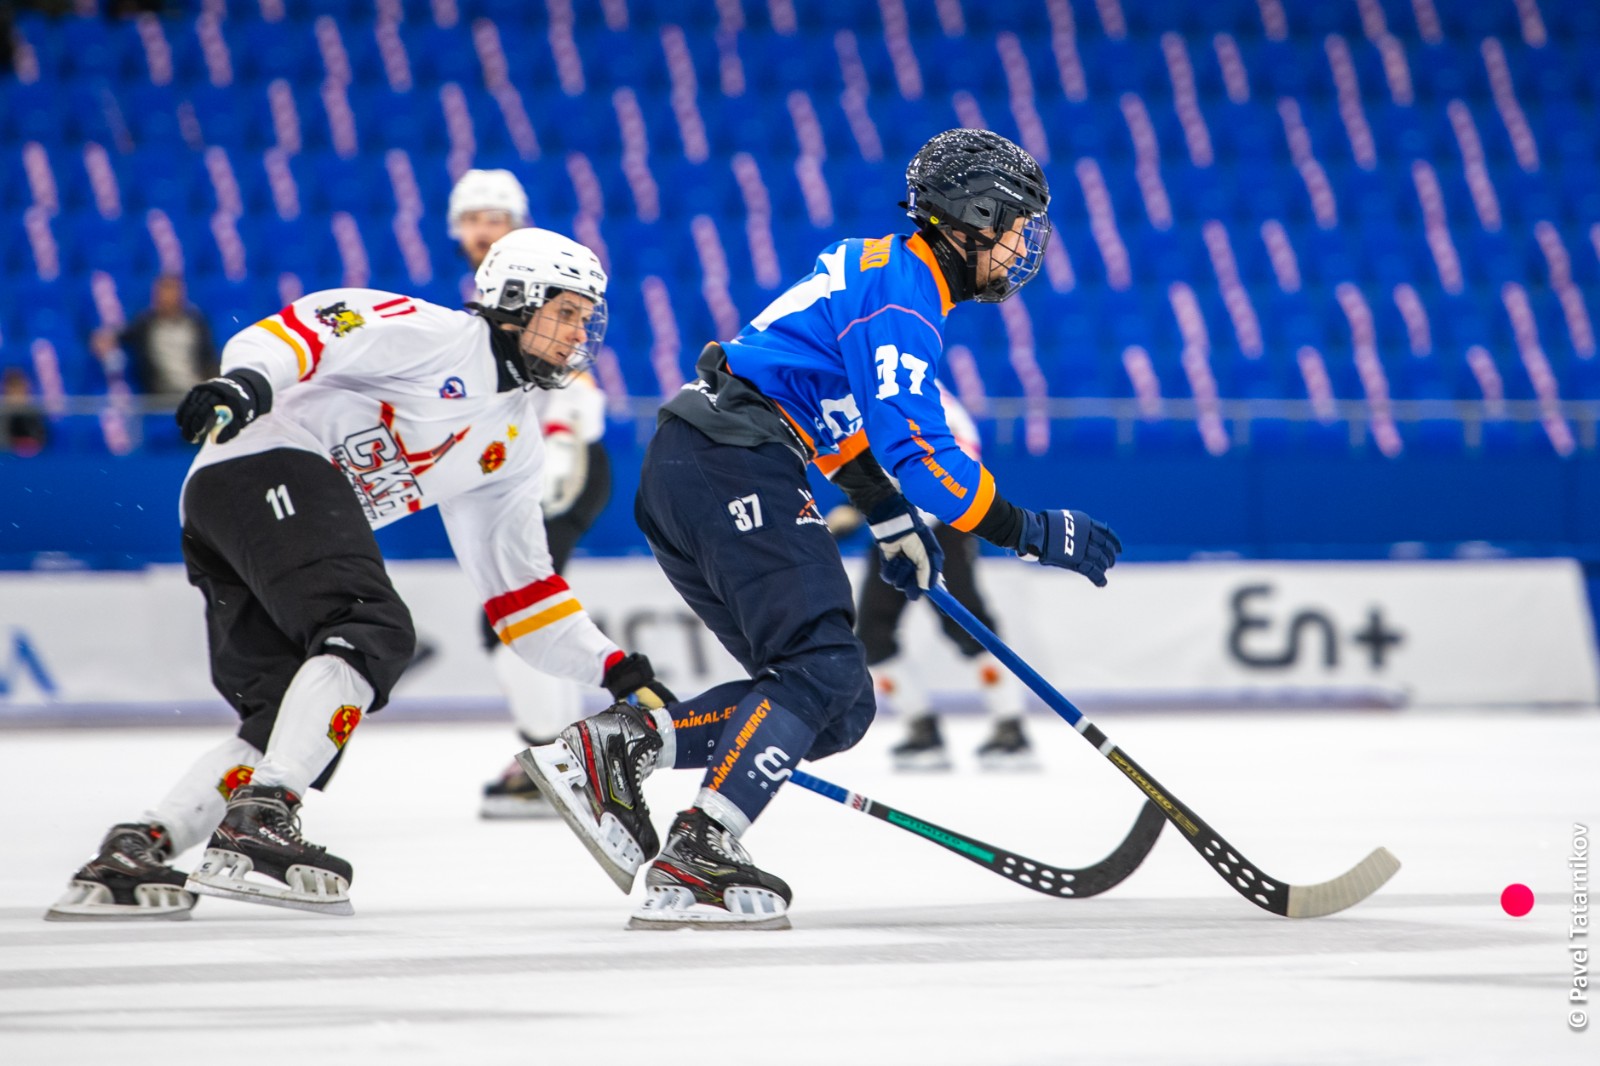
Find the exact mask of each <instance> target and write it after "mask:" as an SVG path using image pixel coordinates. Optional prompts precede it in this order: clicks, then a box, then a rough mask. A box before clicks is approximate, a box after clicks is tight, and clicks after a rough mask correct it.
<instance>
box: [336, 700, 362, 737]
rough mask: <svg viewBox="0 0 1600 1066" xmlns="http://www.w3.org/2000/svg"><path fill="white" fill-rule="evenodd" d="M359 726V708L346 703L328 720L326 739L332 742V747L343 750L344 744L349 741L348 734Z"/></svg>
mask: <svg viewBox="0 0 1600 1066" xmlns="http://www.w3.org/2000/svg"><path fill="white" fill-rule="evenodd" d="M360 724H361V708H360V707H357V706H356V705H355V704H353V703H347V704H345V705H344V706H342V707H340V708H339V709H338V710H337V711H334V712H333V717H332V718H330V719H329V720H328V739H329V740H331V741H333V746H334V747H336V748H343V747H344V742H345V741H347V740H349V739H350V734H351V733H354V732H355V731H356V726H358V725H360Z"/></svg>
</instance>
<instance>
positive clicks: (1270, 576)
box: [0, 558, 1600, 724]
mask: <svg viewBox="0 0 1600 1066" xmlns="http://www.w3.org/2000/svg"><path fill="white" fill-rule="evenodd" d="M846 563H847V565H848V567H849V569H850V571H851V573H852V575H853V576H855V577H856V578H857V579H858V580H859V579H860V577H861V573H862V569H863V567H864V561H863V560H861V559H849V560H846ZM390 569H391V573H392V574H393V576H394V580H395V584H396V586H397V587H398V588H399V589H400V592H401V594H402V595H403V596H404V597H405V598H406V601H407V603H409V604H410V606H411V610H412V614H413V617H414V619H415V621H416V625H417V630H418V633H419V638H420V641H421V643H422V644H423V645H424V646H425V648H426V649H427V650H428V651H429V652H430V654H429V655H428V656H427V657H426V658H425V659H424V660H422V661H419V662H418V663H417V664H416V666H415V667H414V668H413V669H412V670H411V671H410V672H409V673H408V674H407V675H406V677H405V678H403V679H402V681H401V683H400V685H399V687H398V689H397V690H396V693H395V699H394V707H395V708H396V710H397V711H398V712H400V713H406V712H408V711H416V712H421V713H428V714H447V715H448V714H460V715H472V716H480V717H481V716H486V715H493V714H498V713H500V711H501V708H502V707H503V700H502V698H501V696H500V693H499V690H498V689H497V687H496V684H495V680H494V675H493V671H492V670H491V669H490V666H489V662H488V659H487V657H486V655H485V653H484V650H483V647H482V644H481V636H480V629H481V627H480V624H479V618H480V617H481V612H480V608H479V606H478V604H477V602H476V597H475V596H474V595H473V593H472V591H471V590H470V589H469V588H468V587H467V584H466V581H465V579H464V578H463V577H462V575H461V573H460V571H459V570H458V569H457V567H456V566H455V564H454V563H452V562H448V561H445V562H398V563H395V564H393V565H392V566H391V568H390ZM567 576H568V579H569V580H570V582H571V584H572V586H573V588H574V589H575V590H576V592H577V593H578V596H579V598H580V599H581V600H582V601H583V603H584V604H585V606H586V607H587V608H588V609H589V612H590V614H591V615H592V616H593V617H594V618H595V619H596V621H598V622H599V623H600V624H601V625H602V626H603V627H604V628H605V629H606V630H607V631H608V632H609V633H610V634H611V635H612V636H613V637H614V638H615V639H616V640H617V641H618V642H619V643H621V644H622V645H624V646H625V647H627V648H629V649H630V650H633V649H636V650H640V651H643V652H645V653H647V654H648V655H649V656H650V658H651V659H652V660H653V661H654V663H655V664H656V667H657V669H658V671H659V673H660V675H661V677H662V679H663V680H664V681H666V683H667V684H669V685H671V686H672V687H673V688H674V689H676V690H678V691H679V692H680V693H683V694H687V693H690V692H693V691H696V690H698V689H700V688H704V687H707V686H709V685H711V684H713V683H715V682H717V681H722V680H727V679H729V678H732V677H736V676H739V670H738V667H737V666H736V664H735V663H734V662H733V661H732V659H731V658H730V657H729V656H728V655H727V653H726V652H724V651H723V649H722V648H721V646H720V645H718V644H717V642H716V640H715V639H714V638H713V637H711V635H710V634H709V633H708V632H707V631H706V630H705V629H704V628H702V627H701V625H700V624H699V622H698V620H696V619H695V618H694V616H693V615H692V614H691V613H690V612H689V611H688V609H687V608H686V607H685V606H684V605H683V604H682V602H681V601H680V600H679V599H678V598H677V596H676V594H675V593H674V592H673V590H672V588H671V586H670V585H669V584H668V583H667V581H666V579H665V578H664V577H663V576H662V575H661V573H660V571H659V570H658V569H657V568H656V566H655V564H654V562H653V561H651V560H650V559H647V558H628V559H605V560H577V561H575V562H574V563H573V565H572V567H571V568H570V571H569V573H568V575H567ZM980 581H981V583H982V585H983V587H984V588H985V590H986V592H987V595H988V599H989V603H990V605H991V608H993V609H995V611H996V614H997V616H998V628H999V630H1000V632H1001V635H1002V636H1003V637H1005V638H1006V639H1007V640H1008V641H1009V642H1010V643H1011V644H1012V646H1013V647H1015V648H1016V649H1017V651H1018V652H1019V653H1021V654H1022V656H1023V657H1024V658H1026V659H1027V660H1028V661H1029V662H1031V663H1032V664H1034V665H1035V666H1036V667H1037V668H1038V669H1039V670H1040V672H1041V673H1043V674H1044V675H1045V676H1046V677H1047V678H1049V679H1050V680H1051V681H1052V682H1053V683H1054V684H1055V685H1056V686H1057V687H1058V688H1059V689H1060V690H1061V691H1062V692H1063V693H1064V694H1065V695H1066V696H1067V697H1068V698H1069V699H1071V700H1073V701H1074V702H1077V703H1079V704H1080V705H1082V706H1084V707H1086V708H1089V709H1093V708H1094V707H1096V706H1102V707H1103V706H1109V705H1116V704H1142V705H1175V706H1181V705H1195V706H1278V705H1290V706H1296V705H1298V706H1309V705H1318V706H1328V705H1369V706H1370V705H1401V704H1413V705H1449V706H1470V705H1504V704H1546V705H1549V704H1580V705H1581V704H1596V703H1600V665H1597V655H1596V643H1595V634H1594V631H1593V624H1592V620H1591V616H1590V613H1589V610H1588V606H1587V601H1586V598H1585V592H1584V587H1583V582H1582V578H1581V572H1580V570H1579V568H1578V566H1577V565H1576V564H1575V563H1573V562H1571V561H1569V560H1559V559H1557V560H1543V559H1530V560H1494V561H1461V562H1385V563H1259V564H1257V563H1243V562H1226V563H1221V562H1207V563H1174V564H1145V565H1123V566H1119V567H1117V568H1116V569H1115V570H1114V571H1113V572H1112V574H1111V583H1110V586H1109V587H1108V588H1105V589H1095V588H1093V587H1092V586H1090V585H1089V584H1088V583H1087V582H1086V581H1084V580H1083V579H1082V578H1079V577H1077V576H1076V575H1072V574H1067V573H1061V572H1053V571H1047V570H1042V569H1041V568H1039V567H1038V566H1036V565H1031V564H1025V563H1021V562H1018V561H1015V560H1002V559H985V560H984V561H983V563H982V564H981V572H980ZM201 609H202V604H201V598H200V594H199V593H198V592H197V591H195V590H194V589H192V588H190V587H189V585H188V584H187V582H186V581H185V579H184V575H183V571H182V568H181V567H176V566H164V567H154V568H151V569H149V570H146V571H142V572H135V573H112V572H105V573H65V574H63V573H9V574H0V724H6V723H8V722H9V723H12V724H17V723H54V722H58V721H63V720H72V719H73V716H74V715H77V716H80V720H81V719H82V716H89V717H91V718H92V717H94V716H97V715H98V716H107V715H110V716H113V717H121V716H125V715H127V716H136V717H138V718H140V719H148V718H151V717H163V716H165V717H169V718H170V719H171V720H178V719H179V718H182V719H184V720H193V718H194V716H211V715H216V714H217V713H219V711H220V712H222V713H226V712H225V709H223V708H222V705H221V702H220V700H219V699H218V697H217V696H216V694H215V692H214V691H213V690H212V688H211V684H210V679H209V674H208V668H207V663H206V654H205V627H204V621H203V618H202V610H201ZM902 645H903V647H905V648H906V649H907V654H908V655H909V657H910V658H911V660H912V661H913V662H914V663H916V664H918V665H920V667H921V668H922V669H923V671H924V674H925V682H926V686H927V688H928V689H929V690H930V691H931V692H933V693H935V695H936V698H938V699H939V700H940V702H941V705H944V706H946V707H947V708H955V707H958V706H961V705H962V703H963V702H970V700H968V699H967V698H966V697H965V696H963V695H962V693H964V692H967V691H969V686H968V684H967V676H966V675H967V672H968V671H967V670H966V669H965V668H964V665H963V660H962V659H961V658H960V657H959V656H958V655H956V654H954V653H953V651H952V649H951V647H950V645H949V644H947V643H946V641H945V639H944V638H943V637H942V636H941V635H940V634H939V633H938V631H937V623H936V619H935V617H934V610H933V608H932V606H931V605H928V604H926V603H919V604H915V605H912V606H911V607H910V609H909V610H908V612H907V616H906V618H905V621H904V629H903V633H902ZM592 699H593V701H594V702H595V703H596V705H598V703H599V701H600V700H601V696H600V693H599V692H598V690H597V691H596V692H595V693H594V694H593V696H592Z"/></svg>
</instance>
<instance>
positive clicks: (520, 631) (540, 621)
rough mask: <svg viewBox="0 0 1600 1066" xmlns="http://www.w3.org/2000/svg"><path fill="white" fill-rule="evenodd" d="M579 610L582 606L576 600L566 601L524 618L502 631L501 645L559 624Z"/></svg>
mask: <svg viewBox="0 0 1600 1066" xmlns="http://www.w3.org/2000/svg"><path fill="white" fill-rule="evenodd" d="M581 610H583V604H581V603H579V602H578V601H577V600H567V601H565V602H563V603H558V604H556V605H555V606H554V607H552V608H550V609H549V610H548V611H540V612H539V613H538V614H536V615H531V616H530V617H527V618H524V619H523V620H522V621H520V622H518V623H516V624H515V625H509V626H506V628H505V629H504V631H502V632H501V634H500V640H501V641H502V642H503V643H506V644H510V643H511V642H512V641H513V640H516V639H517V638H518V637H522V636H527V635H528V634H529V633H532V632H533V631H534V630H535V629H543V628H544V627H545V626H547V625H549V624H550V623H551V622H559V621H561V619H563V618H565V617H567V616H568V615H573V614H577V613H578V612H579V611H581Z"/></svg>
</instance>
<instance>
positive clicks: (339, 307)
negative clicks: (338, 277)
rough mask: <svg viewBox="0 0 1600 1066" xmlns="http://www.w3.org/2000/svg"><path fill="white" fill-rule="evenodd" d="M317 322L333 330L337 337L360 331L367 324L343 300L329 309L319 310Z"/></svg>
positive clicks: (330, 305)
mask: <svg viewBox="0 0 1600 1066" xmlns="http://www.w3.org/2000/svg"><path fill="white" fill-rule="evenodd" d="M317 321H318V322H321V323H322V324H323V325H324V326H326V327H327V328H328V329H331V330H333V335H334V336H335V337H343V336H344V335H345V334H346V333H349V332H350V331H351V330H353V329H360V328H361V327H362V326H364V325H366V324H367V320H366V319H364V318H362V317H361V316H360V315H359V314H357V313H356V312H355V311H352V310H350V308H348V307H346V306H345V302H344V301H343V300H340V301H339V302H338V303H336V304H329V305H328V306H327V307H319V308H317Z"/></svg>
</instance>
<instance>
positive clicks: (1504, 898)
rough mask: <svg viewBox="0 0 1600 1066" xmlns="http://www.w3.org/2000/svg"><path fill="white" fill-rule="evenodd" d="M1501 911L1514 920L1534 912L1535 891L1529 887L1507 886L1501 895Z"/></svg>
mask: <svg viewBox="0 0 1600 1066" xmlns="http://www.w3.org/2000/svg"><path fill="white" fill-rule="evenodd" d="M1500 909H1501V910H1503V911H1505V912H1506V913H1507V914H1509V915H1511V917H1513V918H1521V917H1522V916H1523V915H1524V914H1527V913H1528V912H1529V911H1531V910H1533V889H1531V888H1529V887H1528V886H1527V885H1507V886H1506V890H1505V891H1504V892H1502V893H1500Z"/></svg>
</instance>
